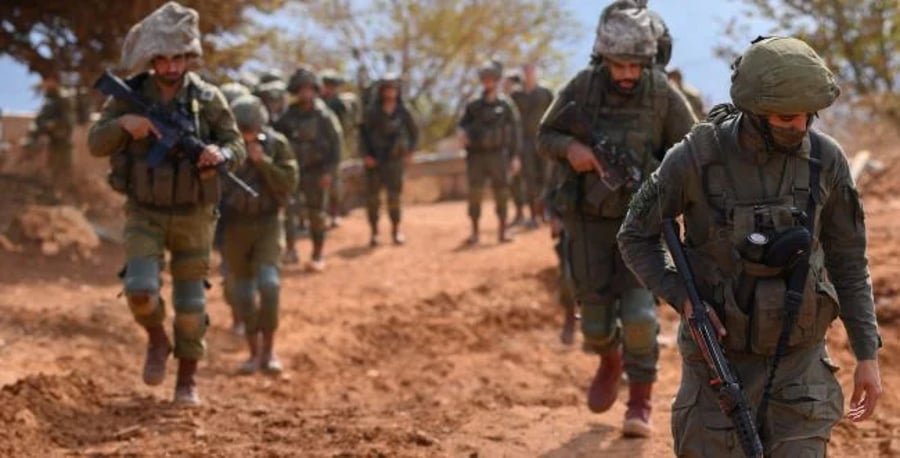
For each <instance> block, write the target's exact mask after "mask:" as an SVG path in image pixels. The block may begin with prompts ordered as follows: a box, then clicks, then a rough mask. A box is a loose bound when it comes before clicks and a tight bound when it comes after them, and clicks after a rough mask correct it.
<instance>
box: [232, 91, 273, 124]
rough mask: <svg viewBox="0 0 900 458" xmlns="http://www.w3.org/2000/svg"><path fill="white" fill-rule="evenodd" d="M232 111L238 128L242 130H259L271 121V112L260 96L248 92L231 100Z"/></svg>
mask: <svg viewBox="0 0 900 458" xmlns="http://www.w3.org/2000/svg"><path fill="white" fill-rule="evenodd" d="M231 111H232V113H234V120H235V121H236V122H237V125H238V129H240V130H242V131H253V130H259V129H261V128H262V127H263V126H265V125H266V124H268V123H269V112H268V111H266V107H265V105H263V103H262V100H260V99H259V97H256V96H253V95H250V94H247V95H242V96H240V97H238V98H236V99H234V101H233V102H231Z"/></svg>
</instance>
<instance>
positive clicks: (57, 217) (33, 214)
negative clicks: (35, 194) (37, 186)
mask: <svg viewBox="0 0 900 458" xmlns="http://www.w3.org/2000/svg"><path fill="white" fill-rule="evenodd" d="M18 223H19V226H20V227H21V229H22V234H23V235H24V236H25V237H27V238H29V239H31V240H35V241H37V242H40V243H41V253H43V254H44V255H46V256H54V255H56V254H58V253H60V251H62V250H63V249H66V248H69V247H71V248H74V249H75V250H76V251H77V252H78V254H80V255H82V256H88V255H89V254H90V252H91V250H93V249H95V248H97V247H98V246H100V238H99V237H97V234H96V233H95V232H94V228H93V227H92V226H91V223H90V222H88V220H87V218H85V216H84V213H82V211H81V210H79V209H77V208H75V207H71V206H67V205H61V206H44V205H29V206H27V207H25V210H24V211H23V212H22V213H21V214H20V215H19V217H18Z"/></svg>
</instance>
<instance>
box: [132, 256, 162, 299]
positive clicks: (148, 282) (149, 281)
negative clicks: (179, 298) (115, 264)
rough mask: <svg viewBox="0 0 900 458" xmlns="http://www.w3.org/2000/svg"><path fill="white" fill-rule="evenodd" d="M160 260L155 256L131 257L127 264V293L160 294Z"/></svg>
mask: <svg viewBox="0 0 900 458" xmlns="http://www.w3.org/2000/svg"><path fill="white" fill-rule="evenodd" d="M159 271H160V265H159V261H158V260H157V259H154V258H134V259H129V260H128V262H127V263H126V264H125V293H126V294H128V295H129V296H130V295H131V294H132V293H149V294H150V295H151V296H155V295H157V294H159V286H160V285H159Z"/></svg>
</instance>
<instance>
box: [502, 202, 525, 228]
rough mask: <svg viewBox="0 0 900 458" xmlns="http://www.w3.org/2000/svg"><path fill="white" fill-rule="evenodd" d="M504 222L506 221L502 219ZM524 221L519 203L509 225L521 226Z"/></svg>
mask: <svg viewBox="0 0 900 458" xmlns="http://www.w3.org/2000/svg"><path fill="white" fill-rule="evenodd" d="M504 222H506V221H504ZM524 223H525V212H523V211H522V206H521V205H516V216H515V218H513V220H512V223H510V224H509V225H510V226H521V225H522V224H524Z"/></svg>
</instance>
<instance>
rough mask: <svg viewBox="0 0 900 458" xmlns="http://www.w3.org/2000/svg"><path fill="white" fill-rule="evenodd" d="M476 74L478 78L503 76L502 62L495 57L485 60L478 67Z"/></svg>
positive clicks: (498, 77)
mask: <svg viewBox="0 0 900 458" xmlns="http://www.w3.org/2000/svg"><path fill="white" fill-rule="evenodd" d="M478 76H479V77H480V78H484V77H485V76H493V77H494V78H497V79H498V80H499V79H500V78H502V77H503V64H501V63H500V61H498V60H496V59H490V60H487V61H485V62H483V63H482V64H481V66H479V67H478Z"/></svg>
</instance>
